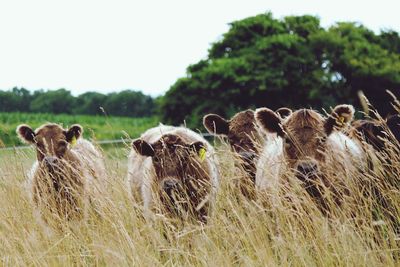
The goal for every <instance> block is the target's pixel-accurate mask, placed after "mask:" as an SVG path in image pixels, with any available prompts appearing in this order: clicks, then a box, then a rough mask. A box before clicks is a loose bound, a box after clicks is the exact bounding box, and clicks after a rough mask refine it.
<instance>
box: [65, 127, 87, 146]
mask: <svg viewBox="0 0 400 267" xmlns="http://www.w3.org/2000/svg"><path fill="white" fill-rule="evenodd" d="M82 133H83V128H82V126H80V125H79V124H74V125H72V126H71V127H70V128H69V129H68V130H67V131H66V133H65V137H66V139H67V142H68V143H71V142H75V141H76V140H77V139H78V138H79V137H81V135H82Z"/></svg>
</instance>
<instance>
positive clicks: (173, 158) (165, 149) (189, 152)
mask: <svg viewBox="0 0 400 267" xmlns="http://www.w3.org/2000/svg"><path fill="white" fill-rule="evenodd" d="M132 145H133V148H134V149H135V150H136V151H137V152H138V153H139V154H141V155H142V156H147V157H151V158H152V164H153V167H154V170H155V173H156V184H157V189H158V190H159V193H160V197H161V201H162V202H163V203H164V204H167V206H168V204H172V205H174V204H175V202H176V201H177V199H176V197H179V198H181V199H182V198H184V199H185V200H187V198H189V203H191V204H192V206H196V205H198V204H199V203H200V202H201V201H202V199H201V198H203V199H204V197H205V195H206V194H208V193H209V191H210V190H209V189H210V188H209V187H210V177H209V174H208V172H206V170H205V168H204V166H203V164H202V162H203V161H204V160H205V156H206V155H205V153H206V148H207V146H206V144H205V143H203V142H201V141H198V142H194V143H187V142H185V141H184V140H183V139H182V138H181V137H179V136H178V135H175V134H165V135H163V136H162V137H161V138H160V139H159V140H158V141H157V142H155V143H152V144H150V143H148V142H146V141H144V140H143V139H136V140H134V141H133V143H132ZM168 209H169V210H170V207H168Z"/></svg>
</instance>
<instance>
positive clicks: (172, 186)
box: [163, 180, 178, 192]
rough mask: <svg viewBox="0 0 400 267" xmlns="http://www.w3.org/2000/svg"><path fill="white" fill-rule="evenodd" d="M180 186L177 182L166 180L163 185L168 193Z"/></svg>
mask: <svg viewBox="0 0 400 267" xmlns="http://www.w3.org/2000/svg"><path fill="white" fill-rule="evenodd" d="M177 186H178V182H177V181H176V180H165V181H164V183H163V189H164V191H166V192H170V191H171V190H174V189H176V188H177Z"/></svg>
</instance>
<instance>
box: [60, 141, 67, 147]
mask: <svg viewBox="0 0 400 267" xmlns="http://www.w3.org/2000/svg"><path fill="white" fill-rule="evenodd" d="M58 145H59V146H66V145H67V142H66V141H60V142H58Z"/></svg>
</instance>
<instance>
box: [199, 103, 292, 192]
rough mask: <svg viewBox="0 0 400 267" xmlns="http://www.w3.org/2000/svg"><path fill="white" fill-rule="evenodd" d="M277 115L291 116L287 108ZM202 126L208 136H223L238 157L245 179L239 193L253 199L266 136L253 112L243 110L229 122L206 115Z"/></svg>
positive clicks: (238, 163)
mask: <svg viewBox="0 0 400 267" xmlns="http://www.w3.org/2000/svg"><path fill="white" fill-rule="evenodd" d="M276 112H277V114H279V116H281V117H282V118H285V117H287V116H288V115H290V114H291V112H292V111H291V110H290V109H288V108H280V109H278V110H277V111H276ZM203 125H204V127H205V128H206V129H207V131H208V132H209V133H210V134H213V135H220V136H225V137H227V139H228V142H229V144H230V145H231V148H232V150H233V151H234V152H235V153H236V154H237V155H238V159H239V161H238V162H235V163H236V164H237V166H238V167H240V168H242V169H243V170H244V171H245V172H246V177H244V179H242V180H241V181H240V183H239V187H240V190H241V192H242V193H243V194H244V195H245V196H247V197H249V198H252V197H254V191H253V190H252V188H254V185H255V177H256V162H257V160H258V157H259V154H260V149H261V148H262V146H263V144H264V140H265V138H266V136H264V135H263V134H262V133H261V132H260V131H259V129H258V127H257V124H256V122H255V118H254V111H253V110H250V109H248V110H244V111H241V112H238V113H236V114H235V115H234V116H233V117H232V118H231V119H230V120H226V119H224V118H223V117H221V116H219V115H217V114H207V115H205V116H204V118H203Z"/></svg>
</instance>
